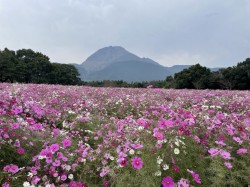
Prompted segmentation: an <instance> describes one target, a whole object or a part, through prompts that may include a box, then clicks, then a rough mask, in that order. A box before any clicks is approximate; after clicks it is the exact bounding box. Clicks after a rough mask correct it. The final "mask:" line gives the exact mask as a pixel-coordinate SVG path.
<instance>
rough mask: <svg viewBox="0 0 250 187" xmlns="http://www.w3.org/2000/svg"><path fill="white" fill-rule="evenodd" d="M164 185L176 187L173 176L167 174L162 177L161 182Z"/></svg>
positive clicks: (165, 186) (164, 186)
mask: <svg viewBox="0 0 250 187" xmlns="http://www.w3.org/2000/svg"><path fill="white" fill-rule="evenodd" d="M161 184H162V186H163V187H174V181H173V179H172V178H171V177H169V176H167V177H164V178H163V179H162V182H161Z"/></svg>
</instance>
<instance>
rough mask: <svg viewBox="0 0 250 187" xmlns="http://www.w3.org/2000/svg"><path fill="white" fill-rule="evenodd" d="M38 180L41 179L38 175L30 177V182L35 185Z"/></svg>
mask: <svg viewBox="0 0 250 187" xmlns="http://www.w3.org/2000/svg"><path fill="white" fill-rule="evenodd" d="M40 180H41V179H40V178H39V177H38V176H35V177H33V179H32V183H33V184H35V185H36V184H37V183H38V182H39V181H40Z"/></svg>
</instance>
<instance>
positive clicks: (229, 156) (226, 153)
mask: <svg viewBox="0 0 250 187" xmlns="http://www.w3.org/2000/svg"><path fill="white" fill-rule="evenodd" d="M220 156H221V157H222V158H224V159H230V158H231V154H230V153H229V152H227V151H224V150H221V152H220Z"/></svg>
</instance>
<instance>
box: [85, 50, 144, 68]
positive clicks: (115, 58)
mask: <svg viewBox="0 0 250 187" xmlns="http://www.w3.org/2000/svg"><path fill="white" fill-rule="evenodd" d="M139 59H140V57H138V56H136V55H134V54H132V53H130V52H128V51H127V50H126V49H124V48H123V47H121V46H108V47H104V48H101V49H99V50H97V51H96V52H95V53H93V54H92V55H90V56H89V57H88V58H87V59H86V60H85V62H83V63H82V66H83V68H85V69H86V70H87V71H97V70H101V69H103V68H105V67H107V66H108V65H110V64H112V63H115V62H121V61H129V60H139Z"/></svg>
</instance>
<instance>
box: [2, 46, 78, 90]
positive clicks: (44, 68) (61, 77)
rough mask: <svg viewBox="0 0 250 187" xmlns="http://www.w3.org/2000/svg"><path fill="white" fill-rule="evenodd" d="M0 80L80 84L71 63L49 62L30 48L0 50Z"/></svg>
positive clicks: (45, 57)
mask: <svg viewBox="0 0 250 187" xmlns="http://www.w3.org/2000/svg"><path fill="white" fill-rule="evenodd" d="M0 82H11V83H13V82H19V83H36V84H40V83H44V84H63V85H76V84H80V83H81V80H80V78H79V73H78V71H77V69H76V68H75V67H74V66H73V65H69V64H59V63H52V62H50V59H49V57H47V56H46V55H44V54H42V53H40V52H35V51H33V50H31V49H21V50H17V51H12V50H9V49H7V48H5V49H4V50H2V51H1V50H0Z"/></svg>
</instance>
